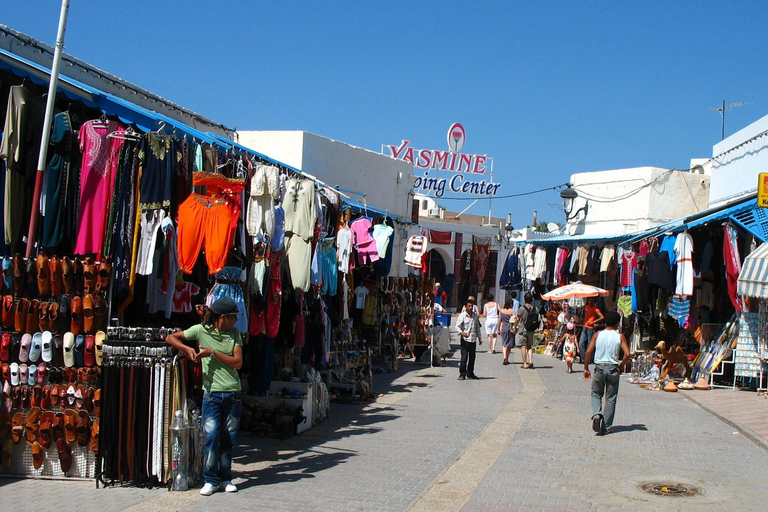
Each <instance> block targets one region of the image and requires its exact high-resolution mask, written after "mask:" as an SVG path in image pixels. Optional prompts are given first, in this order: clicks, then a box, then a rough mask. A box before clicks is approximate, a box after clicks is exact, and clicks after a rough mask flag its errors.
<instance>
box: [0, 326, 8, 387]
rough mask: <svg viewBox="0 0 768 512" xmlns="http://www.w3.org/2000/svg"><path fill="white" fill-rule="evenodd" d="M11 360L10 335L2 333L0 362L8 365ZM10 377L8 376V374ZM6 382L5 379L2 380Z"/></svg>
mask: <svg viewBox="0 0 768 512" xmlns="http://www.w3.org/2000/svg"><path fill="white" fill-rule="evenodd" d="M10 360H11V333H9V332H4V333H3V334H2V336H0V361H3V362H4V363H8V362H10ZM9 377H10V374H9ZM4 380H7V379H4Z"/></svg>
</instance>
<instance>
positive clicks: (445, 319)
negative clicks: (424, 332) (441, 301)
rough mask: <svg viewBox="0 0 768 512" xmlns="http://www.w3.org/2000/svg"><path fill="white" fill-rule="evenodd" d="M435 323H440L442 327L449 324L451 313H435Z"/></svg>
mask: <svg viewBox="0 0 768 512" xmlns="http://www.w3.org/2000/svg"><path fill="white" fill-rule="evenodd" d="M435 325H442V326H443V327H450V326H451V314H450V313H435Z"/></svg>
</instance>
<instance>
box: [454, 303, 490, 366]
mask: <svg viewBox="0 0 768 512" xmlns="http://www.w3.org/2000/svg"><path fill="white" fill-rule="evenodd" d="M471 298H472V297H470V299H471ZM455 331H456V332H457V333H458V334H459V336H461V362H460V363H459V380H464V379H477V378H478V377H477V375H475V354H476V352H477V344H478V342H479V343H480V344H482V343H483V342H482V339H481V338H480V317H479V315H478V314H477V312H476V310H475V302H474V300H469V299H468V300H467V304H466V305H465V306H464V310H463V311H462V312H461V314H459V316H458V318H456V327H455Z"/></svg>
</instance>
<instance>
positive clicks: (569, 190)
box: [560, 183, 589, 222]
mask: <svg viewBox="0 0 768 512" xmlns="http://www.w3.org/2000/svg"><path fill="white" fill-rule="evenodd" d="M560 197H561V198H562V200H563V212H565V220H566V222H567V221H569V220H571V219H573V218H574V217H576V216H577V215H578V214H579V212H582V211H583V212H584V215H585V216H586V215H587V211H588V210H589V203H585V204H584V206H582V207H581V208H579V209H578V210H576V213H573V215H571V213H572V212H573V202H574V200H575V199H576V198H577V197H579V193H578V192H576V191H575V190H574V189H573V185H571V184H570V183H569V184H568V186H567V187H566V188H565V189H563V190H561V191H560Z"/></svg>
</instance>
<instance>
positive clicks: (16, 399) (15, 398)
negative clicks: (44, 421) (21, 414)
mask: <svg viewBox="0 0 768 512" xmlns="http://www.w3.org/2000/svg"><path fill="white" fill-rule="evenodd" d="M11 403H12V407H13V409H21V386H14V387H12V388H11Z"/></svg>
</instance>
